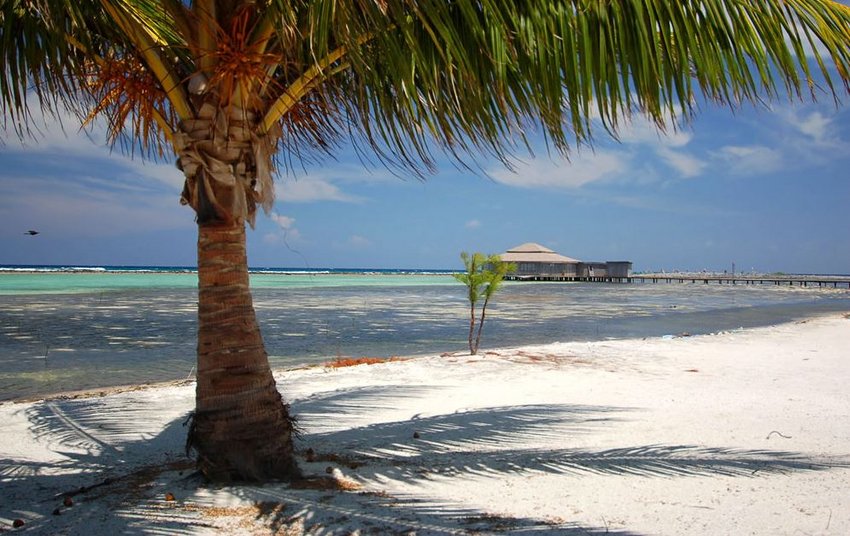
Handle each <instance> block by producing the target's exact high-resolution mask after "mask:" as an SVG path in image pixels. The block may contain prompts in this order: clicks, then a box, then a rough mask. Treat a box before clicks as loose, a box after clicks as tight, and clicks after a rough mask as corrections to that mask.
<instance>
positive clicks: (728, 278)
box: [628, 274, 850, 288]
mask: <svg viewBox="0 0 850 536" xmlns="http://www.w3.org/2000/svg"><path fill="white" fill-rule="evenodd" d="M628 279H629V280H630V281H628V282H629V283H632V282H634V283H691V284H695V283H702V284H705V285H708V284H709V283H717V284H720V285H776V286H782V285H786V286H792V287H793V286H795V285H796V286H800V287H833V288H839V287H847V288H850V276H844V277H842V276H819V275H793V276H775V275H744V274H742V275H702V274H689V275H681V274H642V275H633V276H630V277H629V278H628Z"/></svg>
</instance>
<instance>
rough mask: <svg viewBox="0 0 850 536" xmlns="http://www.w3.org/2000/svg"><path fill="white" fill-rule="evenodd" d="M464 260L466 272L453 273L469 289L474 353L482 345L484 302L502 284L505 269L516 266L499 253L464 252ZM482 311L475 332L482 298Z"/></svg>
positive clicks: (511, 268)
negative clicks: (478, 308) (503, 260)
mask: <svg viewBox="0 0 850 536" xmlns="http://www.w3.org/2000/svg"><path fill="white" fill-rule="evenodd" d="M460 258H461V259H462V260H463V265H464V268H465V269H466V271H465V272H463V273H459V274H454V277H455V279H457V280H458V281H459V282H461V283H463V284H464V285H466V288H467V290H468V292H469V295H468V297H469V353H471V354H472V355H475V354H477V353H478V348H479V346H480V345H481V333H482V331H483V330H484V319H485V318H486V317H487V306H488V305H489V304H490V300H491V299H492V298H493V295H494V294H496V291H497V290H499V288H501V286H502V283H503V281H504V279H505V275H507V273H508V272H511V271H514V270H516V266H515V265H514V264H512V263H509V262H502V259H501V258H500V257H499V256H498V255H489V256H488V255H484V254H483V253H477V252H476V253H473V254H472V255H470V254H469V253H467V252H465V251H464V252H463V253H461V254H460ZM482 298H483V299H484V303H483V304H482V305H481V314H480V316H479V317H478V329H477V332H476V327H475V326H476V309H477V305H478V303H479V302H480V301H481V299H482Z"/></svg>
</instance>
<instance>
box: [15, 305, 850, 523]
mask: <svg viewBox="0 0 850 536" xmlns="http://www.w3.org/2000/svg"><path fill="white" fill-rule="evenodd" d="M485 343H486V341H485ZM278 381H279V386H280V388H281V390H282V391H283V393H284V396H285V397H286V398H287V399H288V400H289V401H290V402H291V403H292V407H293V410H294V412H295V413H296V414H297V415H298V416H299V418H300V423H301V426H302V428H303V430H304V434H303V437H302V438H301V439H300V440H299V442H298V448H299V451H300V455H301V465H302V467H303V468H304V470H305V471H306V472H308V473H310V474H314V475H317V476H322V477H327V476H328V475H330V477H331V478H332V479H333V482H334V486H324V487H325V488H334V489H302V488H303V486H302V487H301V488H299V489H295V488H293V487H292V486H288V485H286V484H269V485H264V486H229V487H228V486H210V485H206V484H204V483H203V482H202V481H201V480H200V479H199V477H198V476H197V475H196V474H195V473H194V472H193V469H192V467H191V464H190V463H189V462H188V461H187V460H186V458H185V455H184V453H183V441H184V437H185V428H184V427H183V421H184V420H185V418H186V415H187V414H188V412H189V411H190V410H191V409H192V405H193V396H194V386H193V385H191V384H190V385H172V386H160V387H154V388H149V389H141V390H134V391H125V392H118V393H112V394H108V395H106V396H95V397H77V398H67V399H54V400H43V401H32V402H26V403H5V404H2V405H0V437H1V438H2V439H0V532H2V531H3V530H8V531H10V532H11V531H14V532H18V531H26V532H27V533H31V534H93V535H101V534H102V535H107V534H110V535H111V534H119V533H137V534H141V533H144V534H302V533H306V534H418V535H423V534H526V533H529V534H532V533H533V534H535V535H546V534H558V535H562V534H565V535H572V534H575V535H580V534H669V535H680V534H697V535H698V534H706V535H708V534H711V535H716V534H765V535H777V534H788V535H792V534H835V535H844V534H850V388H848V386H850V318H848V315H830V316H824V317H818V318H813V319H810V320H807V321H805V322H798V323H793V324H783V325H779V326H773V327H768V328H758V329H748V330H737V331H732V332H725V333H719V334H714V335H705V336H698V337H665V338H652V339H643V340H624V341H604V342H594V343H564V344H550V345H545V346H531V347H529V346H527V347H523V348H511V349H500V350H496V351H488V352H487V353H485V354H483V355H480V356H463V355H455V356H436V355H435V356H428V357H420V358H416V359H410V360H407V361H398V362H392V363H385V364H374V365H361V366H356V367H348V368H340V369H329V368H321V367H319V368H311V369H302V370H295V371H285V372H281V373H279V374H278ZM326 483H327V482H326ZM66 497H68V498H70V499H71V501H70V502H69V504H70V505H65V504H63V501H64V500H65V498H66ZM15 519H20V520H22V521H23V522H24V523H25V524H24V526H23V527H21V528H19V529H12V523H13V521H14V520H15Z"/></svg>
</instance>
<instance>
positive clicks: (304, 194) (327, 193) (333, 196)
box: [277, 176, 361, 203]
mask: <svg viewBox="0 0 850 536" xmlns="http://www.w3.org/2000/svg"><path fill="white" fill-rule="evenodd" d="M277 192H278V193H277V199H278V200H279V201H283V202H284V203H311V202H316V201H339V202H343V203H357V202H359V201H361V200H360V199H359V198H358V197H356V196H352V195H348V194H346V193H345V192H343V191H342V190H340V189H339V188H338V187H337V186H336V185H334V184H331V183H330V182H328V181H327V180H325V179H323V178H320V177H316V176H307V177H302V178H299V179H285V180H280V181H278V188H277Z"/></svg>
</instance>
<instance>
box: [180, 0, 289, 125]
mask: <svg viewBox="0 0 850 536" xmlns="http://www.w3.org/2000/svg"><path fill="white" fill-rule="evenodd" d="M254 9H255V8H254V7H250V6H249V7H245V8H244V9H241V10H239V12H237V13H236V14H235V15H234V16H233V18H232V19H231V20H230V25H229V28H222V27H219V28H218V29H217V33H218V37H217V39H215V46H216V48H215V50H199V51H194V52H195V53H196V55H198V56H199V57H200V56H203V55H210V56H212V61H211V62H210V63H212V64H213V65H214V66H215V67H214V70H213V72H212V74H211V75H210V77H209V81H208V85H209V87H210V88H215V89H216V90H217V91H218V93H219V98H220V99H221V103H222V104H223V105H225V106H229V105H234V104H235V105H238V106H240V107H242V108H243V109H246V110H257V109H259V108H260V106H261V105H262V98H261V96H260V95H259V88H261V87H265V86H266V85H267V84H268V83H269V82H270V81H271V80H270V77H269V73H270V72H272V71H273V69H271V67H273V66H275V65H278V64H280V63H281V59H282V58H281V57H280V55H278V54H275V53H268V52H261V51H259V50H258V48H257V47H256V44H255V43H253V41H252V36H253V35H254V30H255V26H256V22H255V18H254V16H253V10H254Z"/></svg>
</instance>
